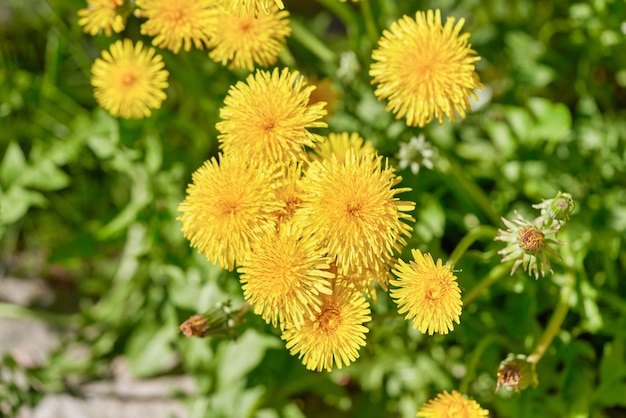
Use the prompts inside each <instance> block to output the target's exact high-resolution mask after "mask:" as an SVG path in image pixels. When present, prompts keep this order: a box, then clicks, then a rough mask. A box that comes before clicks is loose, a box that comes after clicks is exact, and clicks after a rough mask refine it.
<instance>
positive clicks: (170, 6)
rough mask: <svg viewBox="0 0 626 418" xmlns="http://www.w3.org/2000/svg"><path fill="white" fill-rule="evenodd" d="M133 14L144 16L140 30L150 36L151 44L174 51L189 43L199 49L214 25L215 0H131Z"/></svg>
mask: <svg viewBox="0 0 626 418" xmlns="http://www.w3.org/2000/svg"><path fill="white" fill-rule="evenodd" d="M135 3H136V5H137V7H138V8H139V10H138V12H137V14H138V15H139V16H140V17H144V18H146V19H148V20H147V21H145V22H144V23H142V24H141V34H142V35H147V36H153V37H154V39H153V40H152V45H154V46H158V47H160V48H166V49H169V50H171V51H173V52H174V53H175V54H177V53H178V52H179V51H180V48H184V49H185V51H189V50H190V49H191V46H192V45H193V46H194V47H195V48H197V49H203V48H204V47H205V46H207V45H208V44H209V40H210V39H211V35H212V33H213V32H214V31H215V30H216V29H217V25H218V21H217V19H216V16H217V11H218V7H217V3H216V1H215V0H135Z"/></svg>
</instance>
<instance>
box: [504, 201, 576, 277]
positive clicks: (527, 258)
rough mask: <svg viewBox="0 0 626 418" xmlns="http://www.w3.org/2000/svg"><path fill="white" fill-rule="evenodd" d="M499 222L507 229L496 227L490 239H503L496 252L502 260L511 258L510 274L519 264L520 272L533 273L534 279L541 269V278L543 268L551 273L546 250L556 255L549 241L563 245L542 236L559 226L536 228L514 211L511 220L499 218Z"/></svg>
mask: <svg viewBox="0 0 626 418" xmlns="http://www.w3.org/2000/svg"><path fill="white" fill-rule="evenodd" d="M502 222H504V225H506V227H507V228H508V229H507V230H503V229H498V233H499V235H498V236H496V237H495V238H494V241H504V242H506V243H507V244H508V245H507V246H506V247H504V248H503V249H502V250H500V251H498V254H500V255H502V256H503V257H502V260H500V261H501V262H502V263H504V262H506V261H509V260H515V263H514V264H513V267H512V268H511V276H512V275H513V274H514V273H515V270H517V268H518V267H519V266H520V265H521V266H522V268H523V269H524V271H528V274H529V275H531V276H532V275H533V273H534V275H535V279H539V272H541V277H545V274H546V270H548V271H549V272H550V273H552V274H554V272H553V271H552V266H551V265H550V260H548V256H547V254H546V253H547V252H549V253H550V254H552V255H554V256H555V257H557V258H560V256H559V253H557V252H556V250H555V249H554V248H551V247H549V244H557V245H563V244H565V243H564V242H562V241H559V240H557V239H549V238H546V235H547V234H555V233H556V232H558V230H559V227H560V226H559V225H558V224H557V226H555V227H551V228H543V229H542V228H539V227H538V226H537V225H535V224H534V223H532V222H530V221H527V220H526V219H524V217H523V216H522V215H520V214H519V213H518V212H517V211H516V212H515V217H514V218H513V219H512V220H508V219H506V218H502Z"/></svg>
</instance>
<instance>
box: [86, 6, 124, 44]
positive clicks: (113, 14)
mask: <svg viewBox="0 0 626 418" xmlns="http://www.w3.org/2000/svg"><path fill="white" fill-rule="evenodd" d="M123 4H124V0H87V8H86V9H80V10H79V11H78V17H79V18H80V19H78V24H79V25H80V26H84V28H83V31H84V32H85V33H88V34H90V35H92V36H93V35H96V34H97V33H98V32H100V31H104V34H105V35H106V36H111V35H112V33H113V32H115V33H120V32H121V31H123V30H124V27H125V26H126V19H125V17H124V16H123V15H122V14H120V6H122V5H123Z"/></svg>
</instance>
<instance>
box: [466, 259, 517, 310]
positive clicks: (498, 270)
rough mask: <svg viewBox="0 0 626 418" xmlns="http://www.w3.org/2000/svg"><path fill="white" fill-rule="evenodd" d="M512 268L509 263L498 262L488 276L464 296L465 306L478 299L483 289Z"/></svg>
mask: <svg viewBox="0 0 626 418" xmlns="http://www.w3.org/2000/svg"><path fill="white" fill-rule="evenodd" d="M510 270H511V267H510V266H509V264H508V263H505V264H498V265H497V266H495V267H494V268H493V269H491V271H490V272H489V274H488V275H487V277H485V278H484V279H483V280H482V281H481V282H480V283H478V284H477V285H476V287H474V288H473V289H472V290H470V292H469V293H468V294H467V295H465V297H464V298H463V306H467V305H469V304H470V303H472V302H473V301H474V299H476V298H477V297H478V296H479V295H480V294H481V292H482V291H483V290H485V289H487V288H488V287H489V286H491V285H492V284H494V283H495V282H496V281H497V280H498V279H499V278H500V277H502V276H504V275H505V274H506V273H508V272H509V271H510Z"/></svg>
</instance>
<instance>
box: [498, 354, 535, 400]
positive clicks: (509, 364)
mask: <svg viewBox="0 0 626 418" xmlns="http://www.w3.org/2000/svg"><path fill="white" fill-rule="evenodd" d="M538 384H539V381H538V379H537V372H536V371H535V363H533V362H530V361H528V359H527V358H526V356H525V355H523V354H518V355H515V354H512V353H511V354H509V355H508V356H507V358H506V359H504V360H503V361H502V362H501V363H500V367H498V383H497V385H496V392H497V391H498V390H500V387H510V388H512V389H514V390H515V391H519V390H520V389H521V390H524V389H526V388H527V387H529V386H532V387H537V385H538Z"/></svg>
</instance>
